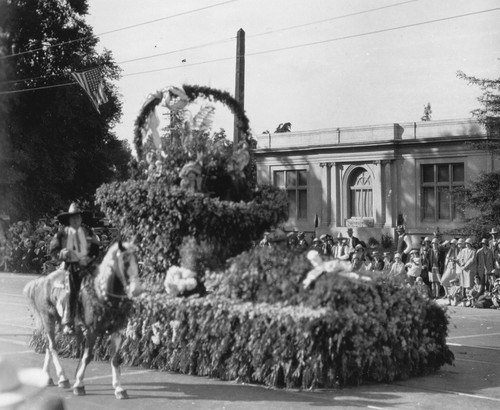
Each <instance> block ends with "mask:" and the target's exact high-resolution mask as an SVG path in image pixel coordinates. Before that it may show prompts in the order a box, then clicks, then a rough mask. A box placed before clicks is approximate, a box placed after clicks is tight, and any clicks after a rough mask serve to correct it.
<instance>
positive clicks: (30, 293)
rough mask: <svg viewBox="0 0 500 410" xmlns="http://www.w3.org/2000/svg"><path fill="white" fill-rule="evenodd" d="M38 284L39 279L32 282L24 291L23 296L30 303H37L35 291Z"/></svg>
mask: <svg viewBox="0 0 500 410" xmlns="http://www.w3.org/2000/svg"><path fill="white" fill-rule="evenodd" d="M36 282H37V279H34V280H30V281H29V282H28V283H27V284H26V285H25V286H24V289H23V295H24V297H25V298H26V299H28V300H29V301H30V302H34V301H35V289H36Z"/></svg>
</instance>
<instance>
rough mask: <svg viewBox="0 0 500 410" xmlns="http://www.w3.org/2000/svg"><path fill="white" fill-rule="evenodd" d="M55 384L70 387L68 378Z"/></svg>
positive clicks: (65, 387) (62, 387)
mask: <svg viewBox="0 0 500 410" xmlns="http://www.w3.org/2000/svg"><path fill="white" fill-rule="evenodd" d="M57 385H58V386H59V387H60V388H61V389H69V388H70V387H71V385H70V384H69V380H60V381H59V383H57Z"/></svg>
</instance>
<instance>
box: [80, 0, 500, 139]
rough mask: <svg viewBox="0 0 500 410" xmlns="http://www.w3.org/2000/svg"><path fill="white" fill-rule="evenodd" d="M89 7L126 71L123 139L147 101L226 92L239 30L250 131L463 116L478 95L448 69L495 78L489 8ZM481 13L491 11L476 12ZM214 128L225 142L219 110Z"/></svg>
mask: <svg viewBox="0 0 500 410" xmlns="http://www.w3.org/2000/svg"><path fill="white" fill-rule="evenodd" d="M88 4H89V15H88V16H87V18H86V21H87V23H88V24H90V25H91V26H92V27H93V28H94V33H95V34H96V35H98V37H99V39H100V42H99V44H98V50H102V49H103V48H106V49H108V50H111V52H112V54H113V56H114V59H115V61H116V62H117V63H118V65H119V66H120V67H121V69H122V70H123V71H122V78H121V79H120V80H119V81H117V82H116V86H117V87H118V91H119V93H120V94H121V95H122V101H123V117H122V120H121V122H120V123H119V124H117V126H116V127H115V128H114V131H115V132H116V134H117V136H118V137H119V138H120V139H127V140H129V141H130V142H131V141H132V139H133V124H134V121H135V119H136V117H137V115H138V112H139V110H140V108H141V106H142V104H143V102H144V100H145V98H146V96H147V95H148V94H149V93H152V92H154V91H156V90H159V89H162V88H164V87H166V86H170V85H173V86H181V85H182V84H196V85H207V86H210V87H214V88H218V89H221V90H225V91H229V92H230V93H231V94H234V90H235V66H236V34H237V32H238V30H239V29H243V30H244V31H245V37H246V41H245V48H246V57H245V103H244V104H245V111H246V113H247V116H248V117H249V119H250V127H251V129H252V131H253V133H254V134H260V133H262V132H264V131H266V130H269V131H271V132H273V131H274V130H275V129H276V127H277V126H278V125H279V124H280V123H284V122H290V123H291V124H292V131H305V130H315V129H325V128H337V127H340V128H342V127H352V126H368V125H376V124H388V123H403V122H412V121H419V120H420V117H421V116H422V115H423V112H424V105H426V104H427V103H430V104H431V107H432V120H447V119H462V118H471V113H470V112H471V111H472V110H473V109H475V108H477V107H478V106H479V103H478V101H477V97H479V96H480V95H481V90H480V89H479V88H478V87H476V86H472V85H469V84H467V82H466V81H464V80H461V79H459V78H457V71H459V70H460V71H463V72H465V73H466V74H467V75H471V76H476V77H481V78H499V77H500V75H499V73H500V49H499V48H498V44H500V24H498V22H499V21H500V1H498V0H474V1H470V0H411V1H408V0H189V1H172V0H144V1H141V2H139V1H137V0H106V1H103V0H89V1H88ZM490 9H497V10H494V11H489V12H483V13H478V12H481V11H484V10H490ZM472 13H476V14H472ZM464 14H469V15H468V16H464V17H457V18H454V17H455V16H459V15H464ZM434 20H437V21H434ZM131 26H133V27H131ZM110 32H111V33H110ZM106 33H107V34H106ZM179 50H180V51H179ZM158 54H161V55H159V56H156V57H153V56H155V55H158ZM136 59H139V60H136ZM129 60H136V61H132V62H130V61H129ZM183 60H185V61H184V62H183ZM214 60H219V61H214ZM221 127H222V128H225V129H226V131H228V135H230V136H231V135H232V130H233V119H232V116H231V114H230V113H229V111H228V110H227V109H225V108H224V107H218V111H217V115H216V120H215V122H214V129H216V130H218V128H221Z"/></svg>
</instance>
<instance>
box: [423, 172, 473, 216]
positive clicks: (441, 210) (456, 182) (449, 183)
mask: <svg viewBox="0 0 500 410" xmlns="http://www.w3.org/2000/svg"><path fill="white" fill-rule="evenodd" d="M421 172H422V216H423V219H424V220H427V221H439V220H446V221H454V220H461V219H463V216H464V215H463V211H462V210H461V209H460V208H459V207H458V206H457V205H456V203H457V202H458V199H459V198H458V197H457V194H456V193H455V189H456V188H458V187H463V186H464V180H465V173H464V164H463V163H455V164H426V165H422V166H421Z"/></svg>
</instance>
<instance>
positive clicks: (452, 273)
mask: <svg viewBox="0 0 500 410" xmlns="http://www.w3.org/2000/svg"><path fill="white" fill-rule="evenodd" d="M457 242H458V241H457V240H456V239H452V240H451V241H450V247H449V249H448V252H446V258H445V261H444V273H443V276H442V277H441V286H442V287H443V289H444V297H445V298H446V299H448V296H449V294H448V288H449V287H450V285H451V281H452V280H453V279H457V278H458V270H459V269H460V267H459V266H458V265H457V261H458V253H459V249H458V247H457ZM457 269H458V270H457Z"/></svg>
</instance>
